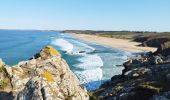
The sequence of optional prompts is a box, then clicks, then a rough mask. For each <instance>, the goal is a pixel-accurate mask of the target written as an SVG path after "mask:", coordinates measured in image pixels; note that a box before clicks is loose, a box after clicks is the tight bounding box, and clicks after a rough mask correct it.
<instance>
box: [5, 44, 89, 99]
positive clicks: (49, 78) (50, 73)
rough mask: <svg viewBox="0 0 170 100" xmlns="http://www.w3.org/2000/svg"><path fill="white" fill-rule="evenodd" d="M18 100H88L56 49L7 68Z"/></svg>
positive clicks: (6, 70)
mask: <svg viewBox="0 0 170 100" xmlns="http://www.w3.org/2000/svg"><path fill="white" fill-rule="evenodd" d="M4 71H5V74H6V75H7V76H8V78H9V80H10V82H9V83H10V84H11V86H12V88H11V90H10V91H11V92H12V96H13V98H14V99H15V100H88V99H89V96H88V95H87V93H86V91H85V90H83V88H82V86H81V85H80V83H79V80H78V79H77V78H76V76H75V75H74V74H73V73H72V72H71V70H70V69H69V67H68V65H67V63H66V62H65V60H63V59H62V58H61V55H60V53H59V52H58V51H56V50H55V49H54V48H53V47H51V46H47V47H45V48H44V49H42V50H41V51H40V52H39V53H37V54H36V55H35V56H33V57H32V58H31V59H30V60H28V61H23V62H20V63H19V64H18V65H15V66H12V67H4Z"/></svg>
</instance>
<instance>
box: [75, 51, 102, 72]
mask: <svg viewBox="0 0 170 100" xmlns="http://www.w3.org/2000/svg"><path fill="white" fill-rule="evenodd" d="M77 60H78V61H79V62H80V63H78V64H74V65H73V66H74V67H76V68H80V69H87V70H88V69H95V68H98V67H101V66H103V61H102V59H101V58H100V56H98V55H97V54H94V55H89V54H86V55H84V56H82V57H80V58H78V59H77Z"/></svg>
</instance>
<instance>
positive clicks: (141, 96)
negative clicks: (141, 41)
mask: <svg viewBox="0 0 170 100" xmlns="http://www.w3.org/2000/svg"><path fill="white" fill-rule="evenodd" d="M93 95H95V96H96V98H97V99H98V100H169V99H170V56H168V55H166V57H165V56H158V55H153V54H147V55H144V56H139V57H134V58H131V59H130V60H129V61H128V62H126V63H124V70H123V71H122V74H121V75H117V76H113V77H112V78H111V80H110V81H108V82H106V83H105V84H103V85H102V86H101V87H100V88H99V89H97V90H96V91H94V93H93Z"/></svg>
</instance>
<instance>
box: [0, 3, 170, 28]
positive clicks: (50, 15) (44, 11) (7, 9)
mask: <svg viewBox="0 0 170 100" xmlns="http://www.w3.org/2000/svg"><path fill="white" fill-rule="evenodd" d="M0 29H42V30H111V31H112V30H113V31H120V30H129V31H170V0H0Z"/></svg>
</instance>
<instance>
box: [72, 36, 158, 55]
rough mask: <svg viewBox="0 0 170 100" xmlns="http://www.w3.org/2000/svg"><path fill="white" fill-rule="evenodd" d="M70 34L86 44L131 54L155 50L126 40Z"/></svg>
mask: <svg viewBox="0 0 170 100" xmlns="http://www.w3.org/2000/svg"><path fill="white" fill-rule="evenodd" d="M70 34H71V35H72V36H73V37H75V38H77V39H82V40H84V41H87V42H92V43H96V44H100V45H105V46H109V47H112V48H118V49H122V50H125V51H129V52H132V53H142V52H155V51H156V50H157V48H154V47H141V46H138V45H140V44H141V43H139V42H132V41H131V40H127V39H116V38H108V37H101V36H96V35H89V34H88V35H87V34H76V33H70Z"/></svg>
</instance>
